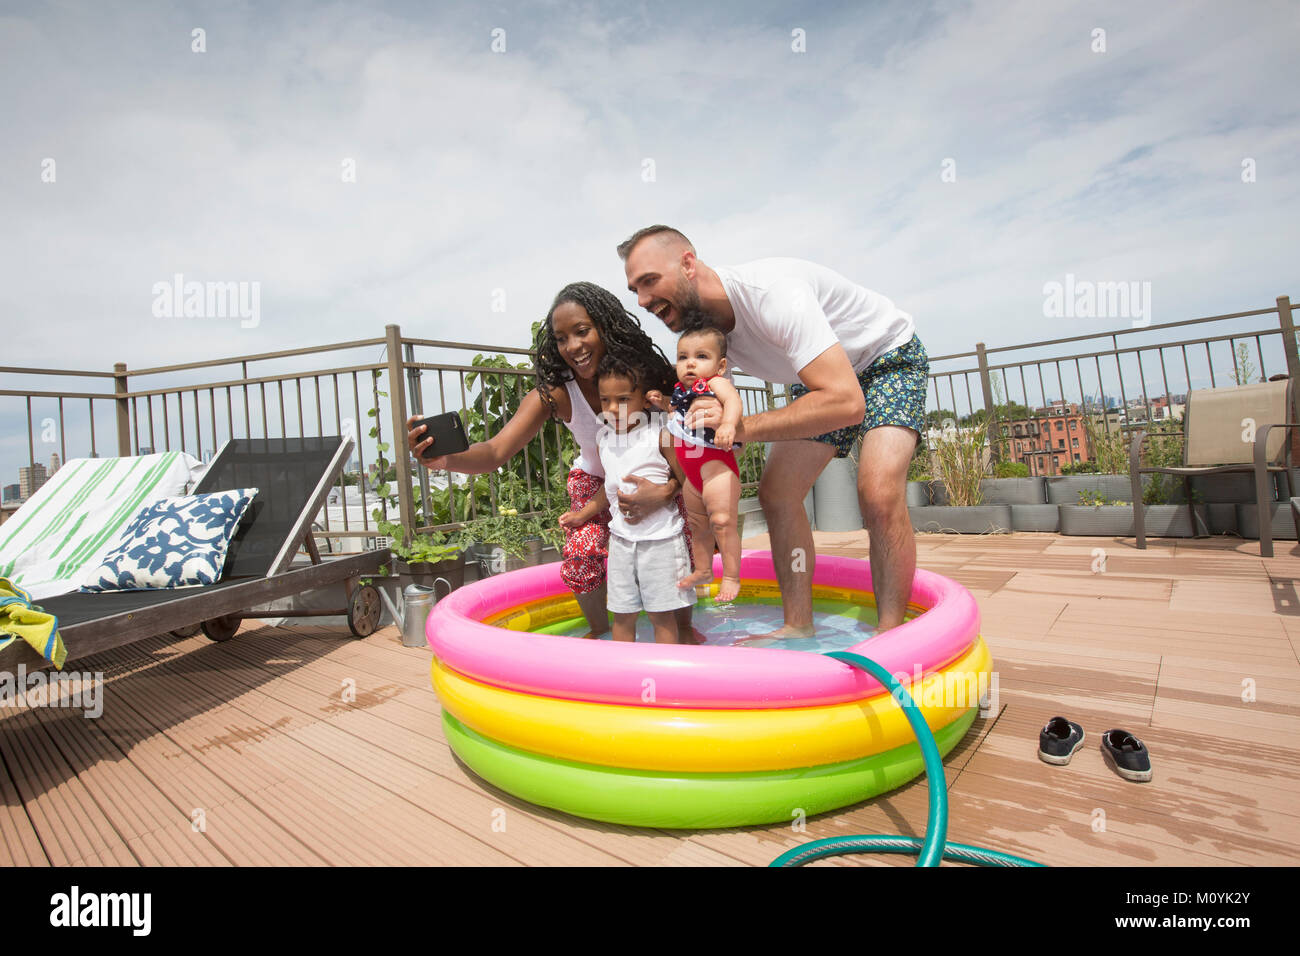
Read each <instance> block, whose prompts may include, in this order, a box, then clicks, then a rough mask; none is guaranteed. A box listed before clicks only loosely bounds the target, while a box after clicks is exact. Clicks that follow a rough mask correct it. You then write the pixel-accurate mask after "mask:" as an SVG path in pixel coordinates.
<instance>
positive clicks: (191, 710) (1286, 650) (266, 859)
mask: <svg viewBox="0 0 1300 956" xmlns="http://www.w3.org/2000/svg"><path fill="white" fill-rule="evenodd" d="M817 541H818V550H819V553H836V554H844V555H849V556H866V553H867V552H866V543H867V542H866V536H865V534H856V535H854V534H829V533H818V534H817ZM917 542H918V550H919V554H920V564H921V566H922V567H925V568H928V569H930V570H933V571H936V572H938V573H940V574H944V575H947V576H949V577H951V578H954V579H955V580H957V581H959V582H961V583H962V584H963V585H965V586H966V587H967V588H969V589H970V590H971V592H972V593H973V594H974V595H975V597H976V599H977V600H978V602H979V606H980V610H981V613H982V615H983V628H982V630H983V634H984V637H985V639H986V640H987V641H988V644H989V646H990V649H991V650H992V652H993V657H994V668H995V670H996V672H997V674H998V690H999V704H1000V710H999V712H998V713H997V714H996V716H994V717H990V718H989V719H987V720H977V721H976V722H975V724H974V725H973V726H972V728H971V730H970V731H969V732H968V733H967V735H966V737H965V739H964V740H963V741H962V743H961V744H960V745H959V746H958V747H957V749H956V750H954V751H953V753H952V754H950V755H949V757H948V758H947V760H946V767H947V780H948V787H949V796H950V803H951V820H950V827H949V839H950V840H951V841H954V842H961V843H972V844H976V845H979V846H986V847H991V848H993V849H997V850H1003V851H1006V852H1010V853H1015V854H1018V855H1022V856H1028V857H1031V858H1034V859H1037V860H1040V861H1043V862H1046V863H1051V864H1058V865H1113V864H1141V865H1156V866H1164V865H1175V864H1178V865H1193V866H1222V865H1250V864H1294V863H1296V862H1297V860H1300V807H1298V806H1297V804H1296V801H1295V794H1296V793H1297V792H1300V743H1298V741H1300V660H1298V658H1297V649H1298V648H1300V595H1298V594H1297V582H1298V581H1300V550H1297V549H1296V547H1295V545H1294V544H1292V543H1290V542H1281V543H1279V546H1278V551H1279V557H1276V558H1272V559H1261V558H1260V557H1259V555H1258V546H1257V544H1256V543H1254V542H1243V541H1240V540H1238V539H1236V538H1222V539H1210V540H1203V541H1179V540H1167V539H1166V540H1157V541H1153V542H1152V543H1151V547H1150V549H1149V550H1147V551H1142V552H1140V551H1136V550H1135V549H1134V548H1133V547H1132V543H1131V541H1130V542H1128V543H1125V542H1124V541H1117V540H1113V539H1095V538H1067V537H1060V536H1057V535H1032V534H1017V535H1009V536H1008V535H1002V536H989V537H975V536H962V535H921V536H918V538H917ZM765 546H766V539H764V538H753V539H749V540H747V541H746V547H765ZM1096 548H1102V549H1104V550H1105V552H1106V566H1105V570H1104V572H1100V573H1095V572H1094V571H1093V568H1094V566H1095V565H1096V564H1097V561H1096V555H1095V554H1094V549H1096ZM428 665H429V652H428V651H427V650H424V649H412V648H406V647H403V646H402V645H401V642H400V640H399V635H398V633H397V632H396V630H394V629H392V628H387V629H384V630H382V631H380V632H378V633H376V634H374V635H372V636H371V637H369V638H367V639H366V640H363V641H358V640H354V639H352V638H351V637H350V635H348V633H347V631H346V629H345V628H341V629H340V628H328V627H320V626H293V627H269V626H264V625H262V624H261V623H260V622H253V623H249V624H245V626H244V630H243V631H242V632H241V633H240V634H239V636H238V637H237V638H236V639H235V640H232V641H229V642H227V643H225V644H213V643H210V642H209V641H208V640H207V639H206V638H204V637H202V636H199V637H194V638H189V639H176V638H174V637H170V636H166V637H158V638H153V639H150V640H147V641H141V642H139V643H137V644H133V645H130V646H128V647H124V648H119V649H117V650H115V651H112V652H108V653H105V654H101V655H98V656H96V657H93V658H87V659H84V660H81V661H77V662H74V663H73V664H72V665H70V669H75V670H88V671H101V672H102V673H103V675H104V682H105V683H104V689H103V713H102V716H100V717H98V718H97V719H93V720H88V719H85V717H83V715H82V711H81V710H79V709H70V708H54V707H32V708H27V707H14V706H11V707H8V708H0V788H2V789H3V797H4V806H3V812H2V813H0V863H2V864H4V865H35V866H45V865H57V866H64V865H78V864H84V865H101V864H107V865H123V866H135V865H146V866H149V865H159V864H169V865H170V864H180V865H187V864H194V865H228V864H232V865H279V864H306V865H338V864H344V865H349V864H350V865H369V864H374V865H384V864H460V865H467V864H468V865H478V864H483V865H505V866H508V865H537V866H554V865H572V864H586V865H598V866H603V865H609V866H619V865H656V864H667V865H741V866H747V865H762V864H766V863H768V862H769V861H771V860H772V858H773V857H775V856H776V855H778V854H779V853H781V852H783V851H784V850H786V849H789V848H790V847H793V846H796V845H798V844H801V843H803V842H806V841H807V840H810V839H815V838H818V837H825V836H837V835H850V834H859V833H887V834H895V833H904V834H911V835H915V834H917V833H918V832H919V829H920V828H921V827H922V826H923V825H924V821H925V811H926V794H925V785H924V783H923V782H920V781H917V782H914V783H912V784H911V785H909V786H907V787H904V788H902V789H901V790H898V791H895V792H893V793H890V794H886V795H885V796H883V797H878V798H876V799H875V800H872V801H870V802H868V803H866V804H862V805H859V806H856V807H850V808H848V809H846V810H842V811H838V812H834V813H829V814H825V815H823V816H820V817H814V818H812V819H810V820H808V821H807V827H806V831H805V832H795V831H794V830H793V829H792V827H791V826H790V825H783V826H767V827H751V828H747V829H743V830H728V831H703V832H701V831H664V830H638V829H632V828H626V827H619V826H612V825H606V824H599V823H593V822H590V821H585V820H580V819H577V818H574V817H570V816H567V815H565V814H561V813H556V812H552V811H548V810H543V809H539V808H536V807H533V806H532V805H530V804H526V803H523V802H522V801H519V800H516V799H515V798H513V797H511V796H509V795H507V794H505V793H503V792H501V791H499V790H496V789H495V788H493V787H491V786H490V785H488V784H486V783H484V782H483V781H481V780H480V779H478V778H477V777H475V776H474V775H473V774H472V773H470V772H469V771H468V770H467V769H466V768H465V767H464V766H463V765H462V764H460V763H459V762H458V761H457V759H456V758H455V756H454V755H453V754H452V753H451V751H450V749H449V748H448V746H447V744H446V741H445V740H444V738H443V735H442V730H441V725H440V722H439V713H440V710H439V706H438V701H437V698H436V697H435V695H434V693H433V690H432V688H431V686H430V683H429V673H428ZM349 689H354V691H355V700H351V701H348V700H345V699H344V698H345V691H347V690H349ZM1252 696H1253V699H1243V697H1245V698H1251V697H1252ZM1055 714H1062V715H1065V716H1068V717H1070V718H1071V719H1073V720H1076V721H1078V722H1080V723H1082V724H1083V726H1084V728H1085V730H1086V732H1087V734H1088V743H1087V744H1086V746H1085V747H1084V749H1083V750H1081V751H1080V752H1079V753H1078V754H1077V755H1076V756H1075V758H1074V760H1073V762H1072V763H1071V764H1070V765H1069V766H1068V767H1064V768H1061V767H1051V766H1048V765H1047V764H1044V763H1042V762H1041V761H1039V760H1038V759H1037V757H1036V749H1037V735H1038V729H1039V727H1040V726H1041V725H1042V724H1043V723H1044V722H1045V721H1046V720H1047V719H1048V718H1049V717H1051V716H1053V715H1055ZM1112 727H1122V728H1124V729H1126V730H1129V731H1131V732H1133V733H1135V734H1136V735H1137V736H1139V737H1141V738H1142V739H1143V740H1144V741H1145V742H1146V743H1147V745H1148V747H1149V748H1150V750H1151V753H1152V763H1153V769H1154V772H1155V779H1154V780H1153V781H1152V782H1151V783H1148V784H1133V783H1128V782H1126V781H1124V780H1122V779H1120V778H1119V777H1118V776H1116V775H1115V774H1114V773H1113V771H1111V770H1110V769H1109V768H1108V767H1107V766H1106V765H1105V763H1104V762H1103V759H1102V756H1101V753H1100V751H1099V750H1098V749H1097V744H1098V742H1099V739H1100V736H1101V734H1102V732H1103V731H1105V730H1107V729H1110V728H1112ZM503 823H504V829H503V828H502V824H503ZM910 864H911V860H910V858H902V857H894V858H890V857H886V858H869V857H841V858H837V859H834V860H828V861H825V862H824V863H819V864H816V865H831V866H835V865H849V866H851V865H910Z"/></svg>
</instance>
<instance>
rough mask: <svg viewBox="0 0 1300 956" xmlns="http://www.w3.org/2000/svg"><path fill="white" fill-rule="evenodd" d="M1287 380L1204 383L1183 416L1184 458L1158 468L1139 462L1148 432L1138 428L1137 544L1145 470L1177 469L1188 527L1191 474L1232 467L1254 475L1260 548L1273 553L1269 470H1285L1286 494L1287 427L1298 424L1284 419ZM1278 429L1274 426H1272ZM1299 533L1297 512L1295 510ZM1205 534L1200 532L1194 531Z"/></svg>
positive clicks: (1133, 450)
mask: <svg viewBox="0 0 1300 956" xmlns="http://www.w3.org/2000/svg"><path fill="white" fill-rule="evenodd" d="M1291 401H1292V396H1291V382H1290V380H1289V379H1288V380H1285V381H1278V382H1261V383H1259V384H1254V385H1238V386H1236V387H1234V388H1207V389H1201V390H1199V391H1194V392H1191V393H1189V394H1188V396H1187V410H1186V413H1185V414H1184V416H1183V464H1182V465H1181V466H1180V467H1173V468H1157V467H1149V466H1148V467H1143V466H1142V465H1141V461H1140V459H1141V451H1142V442H1143V441H1144V440H1145V438H1146V437H1147V432H1146V430H1145V429H1139V430H1138V432H1137V433H1136V434H1135V435H1134V437H1133V441H1132V444H1131V445H1130V447H1129V477H1130V478H1131V479H1132V482H1133V529H1134V531H1135V532H1136V535H1137V546H1138V548H1139V549H1145V548H1146V527H1145V522H1144V517H1143V506H1142V476H1143V475H1148V474H1161V475H1181V476H1182V478H1183V488H1184V490H1185V491H1186V498H1187V510H1188V513H1189V515H1190V516H1191V519H1192V525H1191V526H1192V530H1193V533H1195V530H1196V527H1197V520H1196V510H1195V505H1194V502H1193V500H1192V478H1193V477H1196V476H1199V475H1221V474H1228V473H1231V472H1238V473H1247V474H1253V475H1254V476H1255V506H1256V508H1258V510H1259V553H1260V555H1261V556H1263V557H1272V556H1273V536H1272V520H1273V516H1272V505H1273V494H1272V482H1271V481H1269V477H1270V476H1271V475H1272V474H1273V473H1280V474H1281V475H1282V476H1283V481H1284V485H1283V488H1284V490H1285V491H1286V493H1285V494H1283V495H1282V496H1281V497H1282V498H1283V499H1284V500H1285V499H1286V498H1289V497H1290V490H1289V489H1290V487H1291V442H1290V440H1289V436H1288V433H1287V432H1286V431H1285V429H1288V428H1296V427H1300V426H1297V425H1296V424H1294V423H1289V422H1287V420H1288V419H1289V418H1290V417H1291V416H1290V414H1289V412H1290V410H1291V407H1292V405H1291ZM1275 428H1276V429H1278V431H1276V432H1273V429H1275ZM1294 517H1295V520H1296V530H1297V534H1298V535H1300V514H1298V515H1295V516H1294ZM1198 537H1204V535H1198Z"/></svg>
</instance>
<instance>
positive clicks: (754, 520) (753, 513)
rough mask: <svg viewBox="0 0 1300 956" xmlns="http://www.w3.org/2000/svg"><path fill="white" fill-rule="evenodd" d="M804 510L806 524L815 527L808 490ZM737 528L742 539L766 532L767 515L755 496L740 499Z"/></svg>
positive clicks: (810, 493) (811, 499) (811, 497)
mask: <svg viewBox="0 0 1300 956" xmlns="http://www.w3.org/2000/svg"><path fill="white" fill-rule="evenodd" d="M803 507H804V512H805V513H806V514H807V515H808V526H809V527H816V526H815V525H814V524H813V495H812V492H811V491H810V492H808V497H807V498H805V499H804V503H803ZM737 529H738V530H739V532H740V536H741V538H742V539H743V538H744V537H745V536H746V535H749V536H753V535H756V534H767V533H768V527H767V516H766V515H765V514H763V506H762V505H760V504H759V503H758V497H757V496H751V497H749V498H741V499H740V511H739V513H738V515H737Z"/></svg>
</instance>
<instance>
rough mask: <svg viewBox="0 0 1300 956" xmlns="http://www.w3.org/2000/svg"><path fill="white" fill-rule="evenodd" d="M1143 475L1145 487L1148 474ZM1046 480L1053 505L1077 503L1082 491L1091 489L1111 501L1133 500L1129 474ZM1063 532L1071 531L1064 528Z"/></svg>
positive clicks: (1075, 476)
mask: <svg viewBox="0 0 1300 956" xmlns="http://www.w3.org/2000/svg"><path fill="white" fill-rule="evenodd" d="M1142 477H1143V481H1142V487H1144V488H1145V487H1146V486H1147V484H1148V482H1147V477H1148V476H1146V475H1143V476H1142ZM1046 481H1047V503H1048V504H1052V505H1077V504H1078V503H1079V492H1081V491H1091V492H1093V493H1094V494H1099V495H1100V496H1101V497H1103V498H1106V499H1108V500H1110V501H1127V502H1132V500H1133V482H1132V480H1131V479H1130V478H1129V476H1128V475H1060V476H1058V477H1056V478H1048V479H1046ZM1088 507H1091V506H1088ZM1061 533H1062V534H1069V533H1070V532H1068V531H1064V530H1063V531H1062V532H1061Z"/></svg>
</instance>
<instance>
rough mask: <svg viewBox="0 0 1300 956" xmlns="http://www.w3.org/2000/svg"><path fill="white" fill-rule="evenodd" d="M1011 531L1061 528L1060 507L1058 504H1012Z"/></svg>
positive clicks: (1056, 530)
mask: <svg viewBox="0 0 1300 956" xmlns="http://www.w3.org/2000/svg"><path fill="white" fill-rule="evenodd" d="M1011 530H1012V531H1050V532H1053V533H1055V532H1058V531H1060V530H1061V509H1060V506H1059V505H1012V506H1011Z"/></svg>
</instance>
